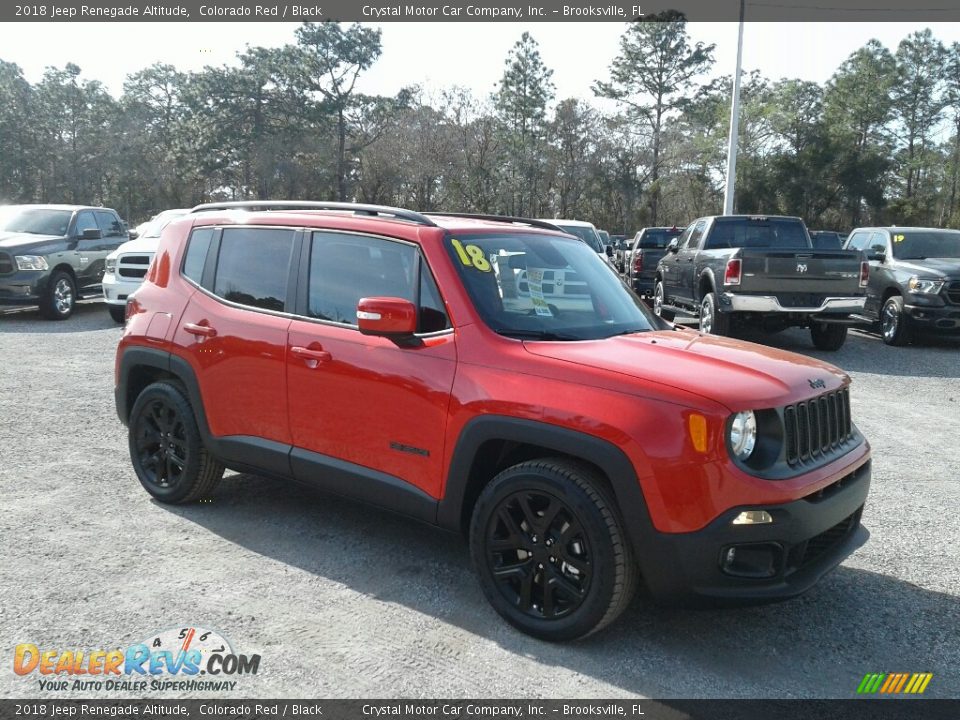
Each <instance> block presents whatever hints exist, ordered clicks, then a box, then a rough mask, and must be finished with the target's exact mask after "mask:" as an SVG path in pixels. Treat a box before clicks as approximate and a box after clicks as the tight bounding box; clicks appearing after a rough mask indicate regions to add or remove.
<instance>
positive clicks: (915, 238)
mask: <svg viewBox="0 0 960 720" xmlns="http://www.w3.org/2000/svg"><path fill="white" fill-rule="evenodd" d="M890 237H891V238H892V239H893V256H894V257H895V258H898V259H899V260H923V259H925V258H960V232H957V231H956V230H905V231H902V232H897V231H896V230H894V231H891V233H890Z"/></svg>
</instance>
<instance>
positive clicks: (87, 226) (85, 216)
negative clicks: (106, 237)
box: [75, 210, 100, 237]
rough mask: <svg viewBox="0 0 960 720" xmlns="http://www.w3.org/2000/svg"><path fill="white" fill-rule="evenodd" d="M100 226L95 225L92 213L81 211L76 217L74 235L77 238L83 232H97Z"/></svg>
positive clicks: (95, 220)
mask: <svg viewBox="0 0 960 720" xmlns="http://www.w3.org/2000/svg"><path fill="white" fill-rule="evenodd" d="M99 229H100V226H99V225H97V219H96V218H95V217H94V216H93V213H92V212H90V211H89V210H83V211H82V212H80V214H78V215H77V227H76V230H75V232H76V234H77V236H78V237H79V236H80V235H83V231H84V230H99Z"/></svg>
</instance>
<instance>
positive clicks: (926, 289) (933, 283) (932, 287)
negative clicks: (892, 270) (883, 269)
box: [907, 275, 945, 295]
mask: <svg viewBox="0 0 960 720" xmlns="http://www.w3.org/2000/svg"><path fill="white" fill-rule="evenodd" d="M944 282H945V281H944V280H943V279H942V278H941V279H936V280H935V279H932V278H919V277H917V276H916V275H914V276H913V277H912V278H910V282H909V283H907V286H908V287H909V288H910V292H912V293H921V294H923V295H936V294H937V293H938V292H940V291H941V290H942V289H943V284H944Z"/></svg>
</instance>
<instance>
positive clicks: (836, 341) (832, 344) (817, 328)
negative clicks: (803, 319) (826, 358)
mask: <svg viewBox="0 0 960 720" xmlns="http://www.w3.org/2000/svg"><path fill="white" fill-rule="evenodd" d="M810 339H811V340H813V345H814V347H815V348H817V350H839V349H840V348H842V347H843V343H845V342H846V341H847V326H846V325H837V324H836V323H818V322H814V323H812V324H811V325H810Z"/></svg>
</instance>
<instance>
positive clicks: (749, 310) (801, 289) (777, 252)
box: [654, 215, 869, 350]
mask: <svg viewBox="0 0 960 720" xmlns="http://www.w3.org/2000/svg"><path fill="white" fill-rule="evenodd" d="M868 273H869V265H868V264H867V262H866V259H865V257H864V256H863V255H862V254H861V253H859V252H856V251H849V250H823V249H815V248H814V247H813V244H812V243H811V240H810V235H809V233H808V232H807V228H806V226H805V225H804V224H803V221H802V220H801V219H800V218H793V217H774V216H750V215H726V216H721V217H704V218H700V219H699V220H696V221H695V222H693V223H691V224H690V226H689V227H687V229H686V230H684V232H683V234H682V235H680V237H678V238H676V239H675V240H672V241H671V242H670V244H669V245H668V246H667V253H666V254H665V255H664V256H663V258H662V259H661V260H660V262H659V264H658V265H657V272H656V277H655V284H654V312H656V313H657V314H658V315H666V316H668V317H669V316H671V314H676V313H682V314H689V315H693V316H698V317H699V318H700V329H701V330H702V331H703V332H706V333H713V334H715V335H730V334H732V333H733V332H734V331H735V330H736V329H737V328H738V327H740V326H746V325H749V326H753V327H756V328H758V329H760V330H762V331H764V332H768V333H774V332H779V331H780V330H784V329H786V328H788V327H805V328H809V329H810V335H811V338H812V340H813V344H814V345H815V346H816V347H817V348H818V349H820V350H838V349H839V348H840V347H841V346H842V345H843V343H844V341H845V340H846V337H847V326H848V325H851V324H853V323H854V321H853V319H852V317H851V315H854V314H860V313H862V312H863V306H864V302H865V290H866V285H867V279H868Z"/></svg>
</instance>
